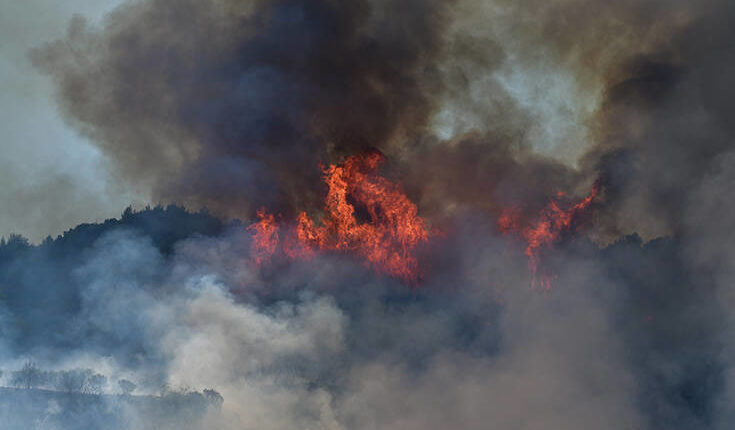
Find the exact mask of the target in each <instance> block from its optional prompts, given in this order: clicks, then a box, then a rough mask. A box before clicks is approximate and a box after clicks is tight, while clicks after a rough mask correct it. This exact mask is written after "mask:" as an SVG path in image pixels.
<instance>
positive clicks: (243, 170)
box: [0, 0, 735, 429]
mask: <svg viewBox="0 0 735 430" xmlns="http://www.w3.org/2000/svg"><path fill="white" fill-rule="evenodd" d="M733 13H735V7H733V6H732V5H730V4H729V3H728V2H724V1H719V0H711V1H704V2H699V3H697V4H696V5H694V4H692V3H691V2H683V1H673V2H672V1H665V2H664V1H654V0H651V1H643V0H629V1H623V2H615V3H609V2H582V1H577V0H570V1H551V2H548V1H543V2H542V1H535V0H528V1H513V2H510V1H504V0H495V1H492V2H478V1H474V0H456V1H402V2H389V1H382V0H371V1H367V0H364V1H361V0H356V1H351V2H334V1H328V0H319V1H308V2H307V1H297V0H273V1H250V2H235V1H229V0H207V1H186V2H180V1H179V2H173V1H170V0H147V1H135V2H129V3H127V4H125V5H123V6H121V7H119V8H118V9H116V10H115V11H113V12H112V13H111V14H109V15H108V17H107V18H106V21H105V23H104V25H103V26H101V27H100V28H96V27H92V26H90V25H89V24H87V23H86V22H85V20H84V19H83V18H81V17H77V18H75V19H73V20H72V22H71V23H70V25H69V29H68V33H67V35H66V37H65V38H63V39H61V40H57V41H54V42H50V43H49V44H47V45H46V46H43V47H40V48H38V49H36V50H35V51H34V52H33V53H32V54H31V57H32V59H33V61H34V64H36V65H37V66H38V67H40V68H41V69H42V70H44V71H45V72H46V73H48V74H49V75H50V77H51V78H52V80H53V81H54V83H55V86H56V88H57V91H58V102H59V106H60V109H61V112H62V114H63V115H64V118H65V119H66V120H67V121H68V122H69V123H70V124H71V125H72V126H73V127H75V128H76V129H77V130H79V131H80V132H81V133H83V134H84V135H86V136H88V137H89V138H90V139H91V140H92V141H93V142H94V143H95V145H97V146H98V147H99V148H100V149H101V151H102V152H103V153H104V154H105V155H106V156H107V157H109V158H110V160H111V161H112V162H113V163H114V164H115V166H116V169H117V171H118V173H119V174H120V175H121V177H123V178H125V179H126V181H128V182H129V183H130V184H131V186H133V187H137V188H139V189H140V190H142V191H143V193H144V194H146V193H148V192H150V193H151V194H152V195H153V196H154V198H155V199H156V200H159V201H162V202H166V203H169V202H175V203H181V204H183V205H186V207H188V208H194V209H195V210H196V209H198V208H199V207H202V206H206V207H208V208H210V209H211V210H212V211H213V213H214V214H215V215H216V216H218V217H220V216H221V217H224V218H233V217H234V218H245V219H247V218H248V217H251V216H252V214H253V212H254V209H256V208H258V207H261V206H266V207H267V208H268V209H269V211H271V212H272V213H274V214H282V215H283V218H282V219H279V222H280V221H282V222H284V223H286V224H287V223H288V222H289V221H288V220H289V219H291V218H290V216H291V215H295V214H296V213H298V212H300V211H307V212H309V214H310V215H315V216H316V217H315V218H314V219H316V220H319V215H320V213H319V210H317V209H315V208H316V207H317V206H320V205H321V201H322V200H323V197H324V188H323V186H322V184H321V178H320V175H321V174H322V173H321V171H320V169H319V165H320V163H321V164H322V165H326V163H334V162H338V161H340V159H342V158H343V157H346V156H351V155H358V154H364V153H365V152H366V151H372V150H374V149H377V150H379V151H380V152H382V153H383V154H385V155H386V157H387V159H388V163H387V165H386V166H385V167H384V168H382V169H383V170H381V172H380V174H381V175H384V176H385V177H388V178H390V180H391V181H396V182H399V183H401V184H402V186H403V187H404V189H405V193H406V195H407V196H408V197H410V198H411V199H413V201H415V202H416V203H417V205H418V209H419V214H420V215H421V216H422V217H425V218H426V219H427V220H428V225H429V226H431V227H432V228H434V227H436V231H437V233H436V234H432V239H431V241H430V243H429V244H428V245H427V247H426V249H425V250H421V253H422V254H421V255H419V256H418V257H419V258H418V259H419V262H420V263H421V264H422V268H423V269H424V270H423V273H422V275H423V278H422V279H421V281H420V283H419V285H418V286H413V288H409V287H407V286H406V285H403V284H402V283H401V282H400V280H396V279H393V278H391V277H389V276H385V275H381V274H380V273H376V272H375V271H373V270H371V269H370V268H369V267H366V266H364V265H363V264H361V263H360V261H358V259H356V258H354V256H351V255H350V254H348V253H341V252H316V255H315V256H314V257H313V259H311V260H294V261H276V262H275V263H274V264H272V265H270V266H268V265H266V266H258V265H256V264H253V262H252V257H253V256H251V255H250V252H251V251H250V242H251V236H250V234H249V233H248V231H247V230H246V228H245V226H244V225H242V224H241V222H240V221H228V222H223V221H220V220H219V218H215V216H213V215H210V214H209V213H207V212H199V213H190V212H187V211H186V210H184V209H182V208H180V207H173V206H172V207H168V208H167V209H165V210H164V209H162V208H156V209H153V210H146V211H142V212H139V213H134V212H132V211H127V212H126V213H125V214H123V217H122V218H121V219H120V220H119V221H116V220H110V221H108V222H106V223H105V224H99V225H84V226H80V227H77V228H76V229H74V230H71V231H69V232H67V233H66V234H65V235H64V236H63V237H59V238H58V239H56V240H51V241H48V242H46V243H44V244H42V245H40V246H38V247H31V246H29V245H28V244H27V243H24V242H23V240H22V239H20V238H17V237H14V238H13V239H12V240H10V241H9V242H8V243H6V244H5V245H4V246H2V247H0V256H2V258H1V259H0V275H1V277H0V287H1V288H2V290H0V292H2V295H1V296H0V302H1V303H2V307H0V316H1V317H2V322H3V324H2V330H3V336H2V342H3V344H2V351H1V352H2V355H1V356H2V358H3V359H4V360H5V362H6V363H8V364H7V365H8V366H11V367H12V366H15V367H16V368H17V367H18V365H19V363H21V362H22V360H23V359H26V358H33V359H34V360H37V361H38V362H39V364H40V365H44V366H49V367H51V368H58V369H64V368H70V367H80V366H82V365H80V364H77V363H80V362H83V363H90V364H84V365H83V367H90V368H94V369H95V370H96V371H99V372H100V373H104V374H105V375H106V376H107V377H108V378H109V379H111V380H119V379H122V378H125V379H130V378H133V379H134V381H133V382H134V383H135V384H137V385H138V386H139V387H140V390H141V393H147V394H155V393H157V392H158V391H159V390H160V387H161V386H162V385H164V384H167V385H169V386H172V387H179V388H187V387H188V388H189V389H193V390H203V389H205V388H209V387H211V388H213V389H215V390H217V392H219V393H221V394H222V396H223V398H224V401H223V403H222V405H221V409H216V408H215V409H213V410H209V409H207V410H205V411H204V412H202V414H201V416H203V417H204V418H203V421H202V422H201V423H200V422H198V421H196V422H194V421H193V422H192V425H194V426H200V427H201V428H223V429H230V428H231V429H236V428H237V429H240V428H258V429H270V428H273V429H275V428H279V429H280V428H321V429H376V428H381V429H394V428H395V429H427V428H428V429H433V428H436V429H443V428H467V429H473V428H477V429H485V428H519V429H535V428H540V427H543V428H550V429H557V428H558V429H562V428H563V429H588V428H601V429H606V428H610V429H612V428H615V429H618V428H643V429H645V428H672V429H677V428H681V429H692V428H702V429H725V428H729V427H730V425H729V423H731V422H732V419H733V414H734V412H733V408H732V406H731V405H732V404H733V403H732V399H733V395H734V393H735V389H734V388H733V386H734V385H733V380H734V378H735V371H734V370H733V369H735V367H734V363H735V355H734V354H733V353H734V351H733V350H732V347H730V346H729V345H728V343H729V339H730V338H731V337H732V334H733V333H734V332H735V331H734V330H735V325H734V324H733V323H734V322H733V321H732V318H731V317H730V316H729V315H728V312H727V310H728V309H729V307H730V306H729V305H730V304H731V303H732V301H733V297H732V294H731V293H730V292H729V290H730V287H731V284H732V280H733V270H732V267H733V252H732V249H733V246H732V245H733V240H732V239H733V238H732V234H731V232H732V231H733V227H735V226H733V225H732V224H733V221H732V220H733V219H734V218H733V216H732V214H733V210H734V209H735V208H733V207H732V203H731V202H732V201H733V198H732V197H733V196H732V186H731V184H732V182H733V179H734V178H732V173H731V172H732V170H733V169H732V168H733V160H734V158H733V157H734V155H733V150H732V148H731V142H730V141H731V134H732V131H733V130H732V125H731V121H729V114H730V112H729V111H730V109H729V101H730V99H731V98H732V97H731V94H730V93H731V87H733V85H730V84H731V83H732V82H731V81H732V79H733V78H732V76H735V75H734V74H733V73H731V71H732V64H735V62H733V61H732V58H731V57H732V53H731V52H730V51H731V50H730V49H729V46H730V44H731V42H730V41H731V40H732V34H731V30H730V26H729V25H728V23H729V17H732V15H733ZM593 183H595V184H599V186H600V195H599V197H595V199H596V200H595V201H594V204H593V205H592V206H590V207H591V208H592V209H590V211H589V213H585V214H584V215H585V226H584V227H585V228H588V230H587V234H586V235H581V236H577V237H571V234H570V235H569V237H567V236H566V235H559V236H560V237H559V238H558V240H555V241H554V243H553V244H552V245H553V249H549V250H543V251H544V252H543V255H542V256H541V258H542V259H543V265H544V269H545V270H547V271H548V273H549V274H552V275H553V276H552V277H553V287H552V288H551V290H550V291H540V290H538V289H531V288H529V286H530V285H531V284H532V282H533V281H532V274H530V273H529V268H528V262H527V259H526V256H524V255H523V249H524V248H525V246H526V244H524V243H521V242H522V239H523V238H522V237H516V236H513V235H503V234H502V233H501V232H498V231H497V228H496V226H495V225H496V220H497V218H498V216H499V215H500V214H501V212H502V211H503V210H504V209H506V208H510V207H512V208H518V210H519V211H521V212H522V215H523V218H524V219H533V217H534V216H535V214H538V213H539V211H540V210H541V209H542V208H544V207H546V205H547V204H548V202H549V199H550V198H552V196H556V195H557V194H556V193H557V192H559V191H564V192H566V193H568V194H569V195H570V196H572V197H580V196H584V195H587V193H588V192H589V190H590V188H591V187H592V184H593ZM400 195H402V194H400ZM348 197H349V196H347V197H345V201H347V200H348ZM358 215H359V214H358ZM358 218H359V216H358ZM587 218H589V219H587ZM602 244H604V245H605V246H604V247H603V246H602ZM335 248H339V246H335ZM29 268H30V269H29ZM49 327H55V328H58V330H54V331H50V330H49ZM97 363H104V365H102V364H97ZM174 409H175V410H176V411H177V412H176V413H173V412H172V415H176V416H178V415H177V414H178V413H179V412H180V413H185V412H186V408H185V407H182V408H180V409H178V408H174ZM131 416H133V417H138V418H136V419H139V421H135V420H134V419H133V418H130V419H128V420H126V421H124V423H125V424H124V425H122V428H135V425H139V426H142V427H145V425H146V424H145V422H146V419H148V418H146V414H141V413H137V412H133V413H131ZM131 419H132V420H133V421H130V420H131ZM135 422H138V423H140V424H135ZM126 426H127V427H126Z"/></svg>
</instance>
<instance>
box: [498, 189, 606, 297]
mask: <svg viewBox="0 0 735 430" xmlns="http://www.w3.org/2000/svg"><path fill="white" fill-rule="evenodd" d="M599 192H600V188H599V184H598V183H595V184H594V186H593V187H592V190H591V191H590V194H589V195H588V196H587V197H585V198H584V199H582V200H580V201H579V202H577V203H576V204H574V205H572V206H571V207H569V208H567V209H563V208H562V206H561V199H562V198H564V197H565V194H564V193H562V192H559V193H558V194H557V198H556V199H551V200H550V201H549V203H548V205H547V206H546V207H545V208H544V209H542V210H541V213H540V215H539V218H538V219H537V220H536V221H535V222H533V223H531V224H530V225H526V226H524V227H521V223H520V220H519V215H520V211H519V210H518V208H510V209H505V210H504V211H503V213H502V214H501V216H500V219H499V220H498V228H499V229H500V231H502V232H503V233H509V232H519V233H520V235H521V237H523V239H524V240H525V241H526V243H527V246H526V249H525V251H524V254H526V256H527V257H528V266H529V268H530V269H531V272H532V273H533V280H532V281H531V285H532V286H533V287H535V286H536V285H540V286H541V287H542V288H544V289H545V290H548V289H550V288H551V280H552V279H553V278H554V277H556V276H555V275H552V274H549V273H546V272H545V271H544V270H539V269H540V263H541V260H540V253H541V251H542V250H543V249H544V248H547V247H550V246H553V245H554V244H556V243H558V242H559V241H560V240H562V238H563V237H564V236H566V235H567V234H569V233H573V232H575V231H576V230H577V229H578V228H579V220H580V218H581V217H582V216H583V215H584V214H585V213H586V212H587V210H588V209H589V208H590V206H591V205H592V203H593V202H594V201H595V199H596V198H597V196H598V195H599ZM539 272H541V273H539Z"/></svg>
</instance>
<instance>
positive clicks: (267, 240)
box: [249, 151, 432, 283]
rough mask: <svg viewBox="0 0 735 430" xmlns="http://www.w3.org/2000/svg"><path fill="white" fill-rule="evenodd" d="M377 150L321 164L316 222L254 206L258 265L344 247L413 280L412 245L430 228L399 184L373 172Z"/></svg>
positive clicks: (415, 270)
mask: <svg viewBox="0 0 735 430" xmlns="http://www.w3.org/2000/svg"><path fill="white" fill-rule="evenodd" d="M384 159H385V157H384V156H383V155H382V154H380V153H379V152H377V151H375V152H370V153H367V154H363V155H358V156H351V157H348V158H347V159H346V160H345V161H344V163H341V164H331V165H330V166H329V167H327V168H324V169H323V172H324V182H325V183H326V184H327V196H326V199H325V204H324V210H323V216H322V218H321V222H315V221H314V219H313V218H311V217H310V216H309V215H308V214H307V213H306V212H301V213H300V214H299V216H298V219H297V222H296V224H295V226H293V225H292V226H284V227H282V226H281V224H279V223H278V222H276V220H275V217H274V215H272V214H269V213H267V212H266V211H265V210H264V209H261V210H259V211H258V218H259V221H258V222H256V223H254V224H252V225H251V226H250V227H249V229H250V231H251V232H253V236H254V237H253V244H252V253H253V255H254V258H253V260H254V262H255V263H256V264H257V265H262V264H264V263H266V262H267V261H269V260H270V259H271V258H272V257H273V256H274V254H276V253H277V252H279V251H280V252H281V253H282V254H283V255H284V256H285V257H287V258H289V259H308V258H311V257H312V256H313V254H314V253H315V252H349V253H352V254H354V255H356V256H358V257H360V258H361V259H363V260H364V261H365V263H366V264H368V265H370V266H371V267H373V268H374V269H375V270H377V271H379V272H382V273H385V274H388V275H390V276H393V277H396V278H399V279H401V280H403V281H406V282H409V283H413V282H416V281H417V280H418V279H419V278H420V271H419V267H418V260H417V257H416V248H417V246H419V245H420V244H421V243H424V242H426V241H428V239H429V237H430V236H431V234H432V233H431V231H430V229H429V227H428V225H427V223H426V221H425V220H424V219H423V218H421V217H420V216H419V215H418V209H417V207H416V204H414V203H413V202H412V201H411V200H410V199H409V198H408V197H407V196H406V195H405V193H404V192H403V190H402V189H401V187H400V185H398V184H395V183H393V182H391V181H389V180H388V179H386V178H384V177H382V176H380V175H378V166H379V165H380V164H381V163H382V162H383V161H384Z"/></svg>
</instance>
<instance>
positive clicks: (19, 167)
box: [0, 0, 144, 242]
mask: <svg viewBox="0 0 735 430" xmlns="http://www.w3.org/2000/svg"><path fill="white" fill-rule="evenodd" d="M119 3H122V0H64V1H59V0H0V87H1V88H2V94H3V97H2V98H1V99H0V131H2V133H1V134H0V148H1V149H2V150H1V151H0V236H7V235H8V234H10V233H21V234H23V235H24V236H26V237H28V238H30V239H31V241H34V242H37V241H39V240H42V239H43V238H44V237H45V236H46V235H52V236H56V235H58V234H60V233H62V232H63V231H64V230H67V229H69V228H71V227H73V226H75V225H77V224H79V223H82V222H95V221H101V220H104V219H105V218H110V217H116V216H119V215H120V213H121V212H122V210H123V209H124V208H125V206H127V205H129V204H131V203H136V204H140V203H143V200H144V199H142V198H141V197H140V196H135V195H133V194H132V193H131V192H130V191H129V190H128V189H127V187H126V186H125V184H119V183H117V182H115V181H114V178H112V177H111V173H110V169H109V168H108V166H107V163H106V160H105V159H104V157H103V156H102V155H101V154H100V152H99V151H98V150H97V149H95V148H94V147H93V146H92V145H91V144H90V143H89V142H88V141H86V140H85V139H84V138H83V137H81V136H79V135H78V134H77V133H76V132H75V131H74V130H72V129H71V128H70V127H68V126H67V125H66V124H64V122H63V120H62V119H61V118H60V116H59V114H58V112H57V109H56V105H55V101H54V98H53V89H52V85H51V82H50V80H49V79H48V78H47V77H46V76H44V75H42V74H40V73H39V72H38V71H37V70H36V69H35V68H34V67H33V66H32V65H31V64H30V60H29V59H28V50H29V49H31V48H34V47H36V46H39V45H42V44H44V43H45V42H48V41H51V40H54V39H56V38H59V37H61V36H62V35H63V34H64V33H65V31H66V27H67V24H68V22H69V20H70V19H71V17H72V16H73V15H74V14H81V15H83V16H85V17H87V18H88V19H89V20H90V22H92V23H99V22H100V21H101V20H102V19H104V16H105V14H106V13H107V12H108V11H110V10H112V9H113V8H114V7H115V6H116V5H117V4H119Z"/></svg>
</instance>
